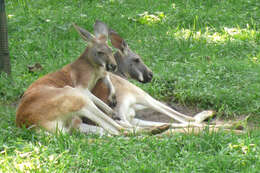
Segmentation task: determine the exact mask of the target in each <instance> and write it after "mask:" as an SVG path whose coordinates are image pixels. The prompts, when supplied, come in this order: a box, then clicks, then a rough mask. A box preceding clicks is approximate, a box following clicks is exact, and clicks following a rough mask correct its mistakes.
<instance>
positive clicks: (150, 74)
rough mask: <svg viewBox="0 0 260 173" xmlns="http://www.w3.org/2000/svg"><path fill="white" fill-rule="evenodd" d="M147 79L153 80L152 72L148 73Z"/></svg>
mask: <svg viewBox="0 0 260 173" xmlns="http://www.w3.org/2000/svg"><path fill="white" fill-rule="evenodd" d="M148 78H149V80H152V78H153V72H149V73H148Z"/></svg>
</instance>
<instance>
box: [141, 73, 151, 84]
mask: <svg viewBox="0 0 260 173" xmlns="http://www.w3.org/2000/svg"><path fill="white" fill-rule="evenodd" d="M152 79H153V72H152V71H148V72H147V73H146V75H145V76H144V80H143V81H141V82H142V83H148V82H151V80H152Z"/></svg>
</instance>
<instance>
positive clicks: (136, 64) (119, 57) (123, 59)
mask: <svg viewBox="0 0 260 173" xmlns="http://www.w3.org/2000/svg"><path fill="white" fill-rule="evenodd" d="M109 36H110V39H111V43H112V45H113V46H114V47H115V48H117V49H118V51H117V52H116V53H115V55H114V56H115V59H116V62H117V65H118V72H119V73H120V74H121V75H123V76H125V77H131V78H133V79H135V80H137V81H139V82H142V83H147V82H150V81H151V80H152V78H153V73H152V71H151V70H150V69H149V68H148V67H147V66H146V65H145V64H144V62H143V61H142V59H141V57H140V56H139V55H138V54H136V53H135V52H133V51H132V50H131V49H130V48H129V46H128V45H127V43H126V42H125V41H124V39H122V38H121V37H120V36H119V35H118V34H117V33H116V32H115V31H113V30H110V31H109Z"/></svg>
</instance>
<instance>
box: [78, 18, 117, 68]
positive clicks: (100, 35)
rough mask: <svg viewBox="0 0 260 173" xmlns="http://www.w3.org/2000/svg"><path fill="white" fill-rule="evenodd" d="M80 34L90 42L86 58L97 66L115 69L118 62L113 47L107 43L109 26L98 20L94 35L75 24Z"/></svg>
mask: <svg viewBox="0 0 260 173" xmlns="http://www.w3.org/2000/svg"><path fill="white" fill-rule="evenodd" d="M73 25H74V27H75V29H76V30H77V31H78V33H79V34H80V36H81V37H82V38H83V39H84V40H85V41H87V42H88V52H87V56H86V58H87V59H88V61H89V62H90V63H91V64H92V65H93V66H95V67H103V68H105V69H106V70H108V71H115V70H116V67H117V64H116V61H115V59H114V55H113V52H112V49H111V48H110V47H109V46H108V44H107V38H108V28H107V26H106V25H105V24H104V23H102V22H100V21H96V23H95V25H94V33H95V34H94V35H92V34H91V33H90V32H88V31H87V30H85V29H83V28H81V27H79V26H77V25H75V24H73Z"/></svg>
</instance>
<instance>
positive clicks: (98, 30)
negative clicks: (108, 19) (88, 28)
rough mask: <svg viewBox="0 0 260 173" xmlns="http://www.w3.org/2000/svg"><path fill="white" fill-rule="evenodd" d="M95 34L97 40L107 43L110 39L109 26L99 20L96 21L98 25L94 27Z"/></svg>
mask: <svg viewBox="0 0 260 173" xmlns="http://www.w3.org/2000/svg"><path fill="white" fill-rule="evenodd" d="M94 34H95V36H96V39H97V40H100V41H102V42H106V41H107V37H108V28H107V25H106V24H104V23H103V22H101V21H99V20H96V23H95V25H94Z"/></svg>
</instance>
